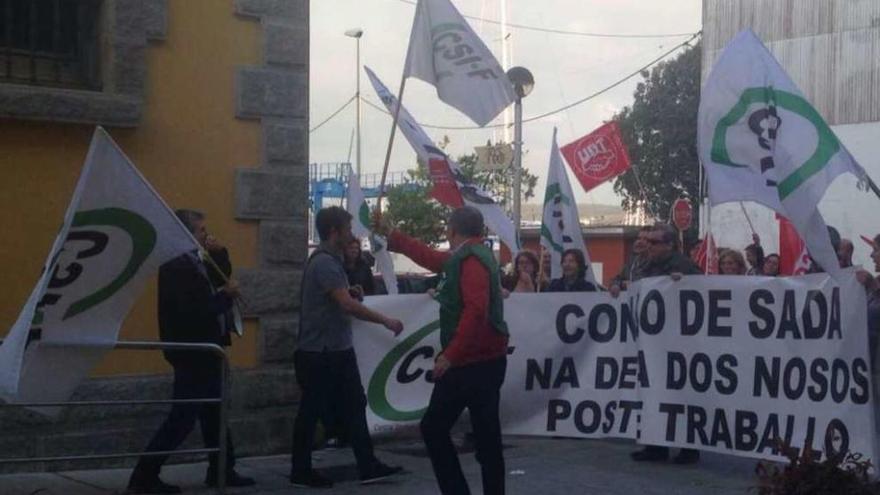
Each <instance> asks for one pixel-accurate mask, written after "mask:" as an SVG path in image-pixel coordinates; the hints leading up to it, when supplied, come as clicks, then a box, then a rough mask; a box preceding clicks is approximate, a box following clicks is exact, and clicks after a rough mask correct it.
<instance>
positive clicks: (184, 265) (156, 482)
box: [128, 210, 254, 493]
mask: <svg viewBox="0 0 880 495" xmlns="http://www.w3.org/2000/svg"><path fill="white" fill-rule="evenodd" d="M175 213H176V214H177V217H178V218H179V219H180V221H181V222H182V223H183V225H184V226H186V228H187V229H189V231H190V232H191V233H192V234H193V236H194V237H195V238H196V240H197V241H198V242H199V244H200V245H201V246H202V247H204V248H205V249H207V250H208V254H207V255H208V256H211V257H212V259H213V260H214V261H215V263H216V264H217V268H219V269H221V270H223V272H224V273H222V274H220V273H216V268H215V267H214V266H211V267H210V269H209V267H208V266H207V265H206V264H205V262H204V261H203V259H202V257H201V256H200V254H199V253H198V251H195V250H193V251H192V252H190V253H186V254H184V255H182V256H179V257H177V258H175V259H173V260H171V261H169V262H167V263H165V264H164V265H162V266H161V267H160V268H159V337H160V339H161V340H162V341H163V342H199V343H210V344H217V345H221V346H229V345H230V339H229V333H230V332H231V331H232V327H231V325H232V319H231V317H230V312H231V309H232V305H233V304H234V299H235V298H236V297H237V296H238V294H239V289H238V284H237V282H235V280H232V279H229V278H228V276H229V274H231V272H232V264H231V263H230V262H229V254H228V253H227V251H226V249H225V248H223V247H222V245H221V244H220V243H219V242H217V241H216V239H214V238H212V237H210V236H208V232H207V230H206V229H205V216H204V214H202V213H201V212H198V211H195V210H177V211H176V212H175ZM212 277H213V279H212ZM221 282H222V283H223V285H222V286H219V287H217V285H219V284H220V283H221ZM164 354H165V359H166V360H167V361H168V362H169V363H170V364H171V366H172V367H173V368H174V392H173V398H174V399H208V398H216V397H219V396H220V392H221V390H220V388H221V383H222V376H221V374H222V366H221V362H220V361H219V359H218V358H217V357H216V356H213V355H210V354H208V353H205V352H196V351H165V353H164ZM196 420H198V421H199V423H200V425H201V430H202V436H203V437H204V440H205V447H206V448H217V445H218V443H219V432H220V411H219V408H218V406H217V405H216V404H174V405H173V406H172V407H171V412H170V413H169V414H168V417H167V418H166V419H165V422H164V423H162V426H160V427H159V431H157V432H156V434H155V435H154V436H153V438H152V440H150V443H149V444H148V445H147V448H146V452H147V453H150V452H165V451H171V450H175V449H176V448H177V447H179V446H180V444H182V443H183V441H184V440H186V437H187V436H188V435H189V433H190V432H191V431H192V430H193V427H195V423H196ZM227 439H228V442H227V450H226V454H227V461H226V486H232V487H239V486H251V485H253V484H254V480H253V479H251V478H247V477H244V476H240V475H239V474H238V473H236V472H235V469H234V465H235V455H234V453H233V446H232V436H231V435H229V434H227ZM167 459H168V455H146V456H143V457H141V458H140V460H138V463H137V465H136V466H135V468H134V471H133V472H132V474H131V478H130V479H129V482H128V493H180V488H179V487H177V486H174V485H170V484H167V483H164V482H163V481H162V480H161V479H160V478H159V472H160V471H161V469H162V464H164V463H165V461H166V460H167ZM208 460H209V462H208V472H207V474H206V475H205V484H207V485H209V486H214V485H215V484H216V483H217V474H218V473H217V454H216V453H215V454H210V455H209V457H208Z"/></svg>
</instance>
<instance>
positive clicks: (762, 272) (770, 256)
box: [761, 253, 779, 275]
mask: <svg viewBox="0 0 880 495" xmlns="http://www.w3.org/2000/svg"><path fill="white" fill-rule="evenodd" d="M770 258H776V273H775V275H779V255H778V254H777V253H770V254H768V255H767V256H764V265H765V266H766V265H767V260H769V259H770ZM761 274H762V275H765V273H764V267H763V266H762V267H761Z"/></svg>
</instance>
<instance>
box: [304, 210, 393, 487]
mask: <svg viewBox="0 0 880 495" xmlns="http://www.w3.org/2000/svg"><path fill="white" fill-rule="evenodd" d="M351 221H352V216H351V214H350V213H348V212H347V211H345V210H344V209H342V208H340V207H338V206H331V207H328V208H323V209H321V210H320V211H319V212H318V214H317V215H315V227H316V229H317V231H318V236H319V237H320V238H321V244H320V245H319V246H318V248H317V249H316V250H315V251H314V252H313V253H312V254H311V256H309V260H308V261H307V262H306V267H305V270H304V272H303V278H302V288H301V290H300V297H301V298H302V299H301V303H302V304H301V313H300V329H299V334H298V335H297V350H296V353H295V354H294V368H295V370H296V380H297V383H298V384H299V386H300V389H302V399H301V400H300V403H299V411H297V415H296V421H295V422H294V426H293V452H292V454H291V468H290V482H291V483H292V484H293V486H297V487H310V488H329V487H331V486H333V482H332V481H331V480H329V479H327V478H325V477H324V476H322V475H321V474H319V473H318V472H317V471H315V470H314V469H312V443H313V440H314V437H315V427H316V426H317V423H318V419H320V418H321V417H322V415H324V413H325V412H326V411H328V410H329V409H331V408H334V409H338V410H339V413H340V415H341V416H342V417H343V419H344V423H345V426H346V428H345V430H346V433H348V441H349V442H350V443H351V448H352V450H353V451H354V456H355V459H357V465H358V470H359V471H360V478H361V483H362V484H367V483H373V482H376V481H379V480H382V479H385V478H388V477H389V476H392V475H395V474H397V473H399V472H401V471H402V470H403V469H402V468H400V467H396V466H388V465H386V464H383V463H381V462H379V460H378V459H376V456H375V454H374V453H373V441H372V439H370V432H369V429H368V428H367V417H366V409H365V408H366V404H367V399H366V395H365V394H364V387H363V386H362V385H361V376H360V371H359V370H358V366H357V357H356V356H355V352H354V348H353V346H352V335H351V317H352V316H354V317H355V318H357V319H359V320H364V321H368V322H372V323H378V324H380V325H382V326H384V327H385V328H387V329H388V330H390V331H391V332H392V333H394V335H395V336H397V335H400V332H402V331H403V324H402V323H401V322H400V320H397V319H394V318H389V317H388V316H385V315H383V314H380V313H377V312H375V311H373V310H371V309H369V308H367V307H366V306H364V305H363V304H361V303H360V302H359V301H358V300H357V299H356V298H355V297H352V295H353V294H352V291H351V289H350V286H349V284H348V277H347V275H346V273H345V267H344V265H343V257H344V251H345V249H346V248H347V247H348V246H350V245H351V243H352V240H353V239H354V236H353V235H352V232H351ZM358 294H359V292H356V293H355V294H354V295H358Z"/></svg>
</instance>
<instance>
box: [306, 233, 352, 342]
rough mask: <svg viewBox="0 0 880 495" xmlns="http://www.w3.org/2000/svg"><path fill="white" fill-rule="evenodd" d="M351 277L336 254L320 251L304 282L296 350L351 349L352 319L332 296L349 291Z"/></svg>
mask: <svg viewBox="0 0 880 495" xmlns="http://www.w3.org/2000/svg"><path fill="white" fill-rule="evenodd" d="M348 288H349V287H348V277H347V276H346V274H345V269H344V268H343V265H342V260H341V259H339V258H338V257H337V255H336V254H335V253H332V252H331V251H328V250H326V248H323V247H322V248H318V250H317V251H315V253H314V254H313V255H312V257H311V258H310V260H309V263H308V265H307V266H306V270H305V273H304V274H303V280H302V308H301V310H300V320H299V321H300V329H299V337H298V341H297V349H299V350H302V351H311V352H322V351H344V350H346V349H351V347H352V344H351V316H350V315H349V314H348V313H346V312H345V311H343V309H342V306H340V304H339V302H337V301H336V300H335V299H333V297H331V296H330V294H331V293H332V292H333V291H334V290H346V291H347V290H348Z"/></svg>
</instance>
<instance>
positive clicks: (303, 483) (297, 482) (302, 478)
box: [290, 469, 333, 488]
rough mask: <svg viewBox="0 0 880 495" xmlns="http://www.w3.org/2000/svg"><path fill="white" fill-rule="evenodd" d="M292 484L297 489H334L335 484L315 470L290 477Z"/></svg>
mask: <svg viewBox="0 0 880 495" xmlns="http://www.w3.org/2000/svg"><path fill="white" fill-rule="evenodd" d="M290 483H291V484H292V485H293V486H295V487H297V488H332V487H333V482H332V481H330V480H329V479H327V478H325V477H323V476H321V475H320V474H318V472H317V471H315V470H314V469H313V470H311V471H309V472H307V473H297V474H292V475H290Z"/></svg>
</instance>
